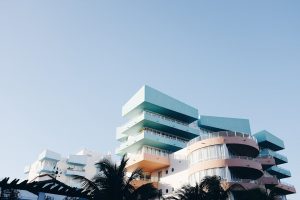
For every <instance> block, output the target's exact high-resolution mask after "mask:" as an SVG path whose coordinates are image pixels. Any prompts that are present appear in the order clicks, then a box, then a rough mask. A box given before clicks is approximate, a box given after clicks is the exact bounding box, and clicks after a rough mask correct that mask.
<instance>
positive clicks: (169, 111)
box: [116, 86, 296, 199]
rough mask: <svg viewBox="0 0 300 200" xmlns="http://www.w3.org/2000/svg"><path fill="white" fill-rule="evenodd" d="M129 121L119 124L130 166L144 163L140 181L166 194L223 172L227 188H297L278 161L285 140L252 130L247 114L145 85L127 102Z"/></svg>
mask: <svg viewBox="0 0 300 200" xmlns="http://www.w3.org/2000/svg"><path fill="white" fill-rule="evenodd" d="M122 116H123V117H124V118H126V120H127V122H126V123H125V124H124V125H122V126H120V127H118V128H117V133H116V138H117V140H118V141H119V142H120V146H119V147H118V148H117V149H116V154H118V155H124V154H127V156H128V158H129V162H128V165H127V170H128V172H129V173H130V171H132V170H134V169H136V168H137V167H140V168H142V169H143V170H144V176H143V177H141V179H140V180H137V181H135V182H133V184H134V185H135V186H136V187H138V186H140V185H142V184H145V183H148V182H152V183H153V184H154V185H155V186H156V187H157V188H158V189H159V190H160V192H161V194H162V195H163V196H168V195H172V194H173V193H174V191H176V190H177V189H179V188H180V187H181V186H183V185H184V184H191V185H194V184H195V183H196V182H200V181H201V179H202V178H204V177H205V176H211V175H218V176H220V177H221V178H222V185H223V187H224V188H225V189H228V188H231V191H232V192H231V193H230V199H235V197H234V191H235V190H241V189H251V188H259V187H260V188H266V189H271V188H272V189H273V190H276V192H277V194H278V198H279V199H286V196H285V195H288V194H292V193H295V192H296V191H295V188H294V186H292V185H289V184H287V183H284V182H283V181H281V179H284V178H288V177H290V176H291V173H290V172H289V171H288V170H287V169H284V168H282V167H279V166H278V165H281V164H284V163H286V162H287V157H286V156H284V155H282V154H280V153H278V151H280V150H282V149H284V143H283V141H282V140H281V139H280V138H278V137H276V136H275V135H273V134H271V133H269V132H268V131H261V132H259V133H256V134H253V135H252V133H251V129H250V123H249V120H247V119H238V118H227V117H215V116H204V115H200V116H199V113H198V110H197V109H196V108H194V107H192V106H189V105H187V104H185V103H183V102H181V101H178V100H176V99H174V98H172V97H170V96H168V95H166V94H163V93H162V92H160V91H157V90H155V89H153V88H151V87H149V86H143V87H142V88H141V89H140V90H139V91H138V92H137V93H136V94H135V95H134V96H133V97H132V98H131V99H129V101H128V102H127V103H126V104H125V105H124V106H123V107H122Z"/></svg>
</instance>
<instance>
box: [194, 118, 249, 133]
mask: <svg viewBox="0 0 300 200" xmlns="http://www.w3.org/2000/svg"><path fill="white" fill-rule="evenodd" d="M198 125H199V126H200V127H202V128H205V129H208V130H211V131H214V132H217V131H223V130H227V131H232V132H241V133H246V134H251V129H250V123H249V120H248V119H239V118H229V117H215V116H205V115H201V116H200V119H199V120H198Z"/></svg>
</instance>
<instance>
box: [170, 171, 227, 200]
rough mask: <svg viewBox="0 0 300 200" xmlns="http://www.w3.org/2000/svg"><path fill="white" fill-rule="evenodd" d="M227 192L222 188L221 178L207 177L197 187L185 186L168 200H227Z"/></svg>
mask: <svg viewBox="0 0 300 200" xmlns="http://www.w3.org/2000/svg"><path fill="white" fill-rule="evenodd" d="M227 197H228V194H227V191H225V190H224V189H223V188H222V186H221V178H220V177H219V176H207V177H205V178H204V179H202V181H201V182H200V183H199V184H198V183H196V185H195V186H191V185H185V186H183V187H182V188H181V189H179V190H178V191H176V195H175V196H173V197H168V198H166V199H173V200H226V199H227Z"/></svg>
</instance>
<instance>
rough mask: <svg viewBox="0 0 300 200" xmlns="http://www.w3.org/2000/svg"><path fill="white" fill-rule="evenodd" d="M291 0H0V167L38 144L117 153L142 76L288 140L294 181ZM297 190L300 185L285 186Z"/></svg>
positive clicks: (295, 18)
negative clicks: (126, 110) (125, 111)
mask: <svg viewBox="0 0 300 200" xmlns="http://www.w3.org/2000/svg"><path fill="white" fill-rule="evenodd" d="M299 10H300V1H296V0H295V1H293V0H291V1H274V0H266V1H256V0H253V1H218V2H217V1H200V0H195V1H193V0H191V1H183V0H181V1H179V0H160V1H158V0H151V1H137V0H136V1H131V0H127V1H114V0H109V1H82V0H81V1H77V0H72V1H71V0H70V1H61V0H51V1H14V0H9V1H0V135H1V145H0V158H1V165H0V177H3V176H11V177H25V176H24V175H23V168H24V166H25V165H26V164H29V163H31V162H32V161H34V160H36V159H37V156H38V154H39V153H40V152H41V151H42V150H43V149H45V148H48V149H52V150H54V151H57V152H60V153H62V154H63V155H68V154H69V153H76V152H77V151H78V150H80V149H81V148H83V147H86V148H90V149H92V150H96V151H101V152H104V153H106V152H108V151H110V152H114V149H115V148H116V147H117V145H118V143H117V142H116V141H115V128H116V127H117V126H118V125H120V124H121V123H122V122H123V119H122V118H121V106H122V105H123V104H124V103H125V102H126V101H127V100H128V99H129V98H130V97H131V95H133V94H134V93H135V92H136V91H137V90H138V89H139V88H140V87H141V86H142V85H144V84H148V85H150V86H152V87H154V88H156V89H159V90H161V91H163V92H165V93H167V94H169V95H171V96H173V97H175V98H177V99H179V100H182V101H184V102H186V103H188V104H190V105H193V106H194V107H196V108H198V109H199V112H200V114H206V115H217V116H229V117H243V118H249V119H250V120H251V126H252V131H253V132H256V131H260V130H262V129H267V130H269V131H270V132H272V133H274V134H276V135H277V136H279V137H281V138H282V139H283V140H284V141H285V145H286V150H284V151H283V152H282V153H283V154H286V155H287V156H288V158H289V163H288V164H286V165H285V166H284V167H286V168H288V169H290V170H291V172H292V175H293V178H290V179H287V180H286V181H287V182H289V183H292V184H294V185H295V186H296V189H298V190H299V191H300V183H299V181H298V180H297V177H300V171H299V166H300V159H299V154H298V151H299V141H300V136H299V134H300V131H299V127H298V125H299V124H300V106H299V102H300V66H299V65H300V38H299V37H300V12H299ZM290 199H295V200H296V199H300V195H293V196H290Z"/></svg>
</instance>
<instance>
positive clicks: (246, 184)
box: [222, 178, 259, 191]
mask: <svg viewBox="0 0 300 200" xmlns="http://www.w3.org/2000/svg"><path fill="white" fill-rule="evenodd" d="M222 186H223V187H224V189H226V190H228V189H229V188H230V190H231V191H238V190H251V189H254V188H258V187H259V182H258V181H257V180H252V179H237V178H235V179H229V180H227V179H223V180H222Z"/></svg>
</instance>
